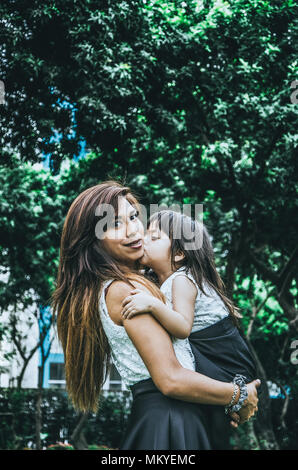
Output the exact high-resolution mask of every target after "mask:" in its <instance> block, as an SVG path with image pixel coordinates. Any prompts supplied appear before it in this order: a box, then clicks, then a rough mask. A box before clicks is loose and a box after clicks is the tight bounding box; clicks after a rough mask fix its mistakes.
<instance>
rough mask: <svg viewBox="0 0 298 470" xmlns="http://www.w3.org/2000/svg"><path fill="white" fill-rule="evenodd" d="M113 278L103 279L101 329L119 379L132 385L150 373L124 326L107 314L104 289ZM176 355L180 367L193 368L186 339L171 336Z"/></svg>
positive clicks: (100, 301) (192, 359) (193, 361)
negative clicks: (106, 340) (105, 337)
mask: <svg viewBox="0 0 298 470" xmlns="http://www.w3.org/2000/svg"><path fill="white" fill-rule="evenodd" d="M112 281H113V279H109V280H108V281H105V282H104V284H103V286H102V290H101V293H100V297H99V313H100V318H101V321H102V325H103V329H104V331H105V334H106V336H107V338H108V342H109V345H110V347H111V356H112V360H113V363H114V365H115V367H116V369H117V370H118V372H119V374H120V376H121V379H122V380H123V382H124V385H126V387H129V386H130V385H133V384H135V383H137V382H139V381H140V380H145V379H149V378H150V377H151V376H150V373H149V371H148V369H147V367H146V365H145V364H144V362H143V359H142V358H141V356H140V355H139V353H138V351H137V349H136V347H135V346H134V344H133V342H132V341H131V339H130V337H129V336H128V334H127V333H126V330H125V328H124V326H121V325H117V324H116V323H115V322H114V321H113V320H112V319H111V317H110V316H109V313H108V309H107V305H106V301H105V289H106V288H107V287H108V286H109V285H110V284H111V282H112ZM171 339H172V343H173V347H174V351H175V354H176V357H177V359H178V361H179V362H180V364H181V365H182V367H184V368H185V369H190V370H195V360H194V356H193V353H192V351H191V348H190V345H189V342H188V340H187V339H186V340H184V339H177V338H171Z"/></svg>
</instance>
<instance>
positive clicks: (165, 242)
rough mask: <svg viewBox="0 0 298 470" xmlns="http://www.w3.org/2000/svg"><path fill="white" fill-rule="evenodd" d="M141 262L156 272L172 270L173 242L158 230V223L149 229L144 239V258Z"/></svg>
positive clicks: (152, 224)
mask: <svg viewBox="0 0 298 470" xmlns="http://www.w3.org/2000/svg"><path fill="white" fill-rule="evenodd" d="M140 262H141V264H143V265H145V266H148V267H149V268H152V269H153V271H155V272H158V271H160V270H169V269H171V240H170V238H169V237H168V235H166V234H165V233H164V232H162V231H161V230H160V229H159V228H158V224H157V222H153V223H151V224H150V225H149V227H148V230H147V232H146V235H145V237H144V256H143V257H142V259H141V260H140Z"/></svg>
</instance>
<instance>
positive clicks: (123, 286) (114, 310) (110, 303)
mask: <svg viewBox="0 0 298 470" xmlns="http://www.w3.org/2000/svg"><path fill="white" fill-rule="evenodd" d="M131 283H132V284H133V286H134V287H132V286H130V285H129V284H128V283H126V282H124V281H121V280H115V281H113V282H112V283H111V284H110V286H109V287H108V292H107V294H106V305H107V309H108V312H109V315H110V317H111V318H112V320H113V321H114V322H115V323H117V324H118V325H122V317H121V311H122V301H123V300H124V299H125V297H127V296H128V295H129V294H130V292H131V291H132V290H133V289H142V290H144V291H146V292H149V291H148V290H147V289H146V287H145V286H143V284H141V283H140V282H137V281H135V280H133V281H131Z"/></svg>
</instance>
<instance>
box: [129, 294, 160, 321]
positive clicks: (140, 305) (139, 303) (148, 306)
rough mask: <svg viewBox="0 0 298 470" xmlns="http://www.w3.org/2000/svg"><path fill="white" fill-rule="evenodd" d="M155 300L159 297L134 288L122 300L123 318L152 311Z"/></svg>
mask: <svg viewBox="0 0 298 470" xmlns="http://www.w3.org/2000/svg"><path fill="white" fill-rule="evenodd" d="M155 301H158V299H157V298H155V297H153V296H152V295H150V294H146V292H144V291H142V290H141V289H134V290H132V291H131V292H130V295H128V296H127V297H125V299H124V300H123V302H122V310H121V315H122V318H123V319H127V320H129V319H130V318H132V317H134V316H135V315H138V314H140V313H150V312H151V311H152V309H153V305H154V302H155Z"/></svg>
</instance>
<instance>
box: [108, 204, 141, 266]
mask: <svg viewBox="0 0 298 470" xmlns="http://www.w3.org/2000/svg"><path fill="white" fill-rule="evenodd" d="M138 215H139V214H138V212H137V210H136V209H135V208H134V207H133V206H132V205H131V204H130V203H129V202H128V200H127V199H126V198H125V197H119V199H118V215H117V216H116V217H115V219H114V220H113V223H112V224H110V225H109V226H108V228H107V230H106V232H105V234H104V237H103V239H102V243H103V246H104V248H105V250H106V251H107V252H108V253H109V254H110V255H111V256H112V257H113V258H114V259H115V260H117V261H119V262H120V263H122V264H124V265H125V266H133V265H134V264H135V262H136V261H137V260H138V259H140V258H141V257H142V256H143V254H144V226H143V224H142V222H141V221H140V219H139V218H138Z"/></svg>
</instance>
